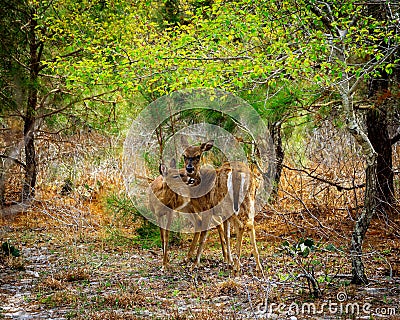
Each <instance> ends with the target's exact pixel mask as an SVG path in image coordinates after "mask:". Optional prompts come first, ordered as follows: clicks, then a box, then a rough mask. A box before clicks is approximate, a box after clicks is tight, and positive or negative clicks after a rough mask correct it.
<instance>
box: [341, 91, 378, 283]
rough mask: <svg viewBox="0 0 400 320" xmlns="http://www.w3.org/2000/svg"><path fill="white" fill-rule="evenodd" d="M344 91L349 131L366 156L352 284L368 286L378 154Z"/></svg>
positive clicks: (354, 239) (352, 251) (352, 250)
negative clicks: (367, 243)
mask: <svg viewBox="0 0 400 320" xmlns="http://www.w3.org/2000/svg"><path fill="white" fill-rule="evenodd" d="M342 89H343V90H342V92H341V95H342V102H343V110H344V112H345V114H346V122H347V130H348V131H349V132H350V133H351V134H352V135H353V137H354V138H355V140H356V141H357V143H358V144H359V145H360V146H361V148H362V152H363V154H364V156H366V185H365V198H364V209H363V211H362V213H361V215H360V216H359V218H358V219H357V222H356V224H355V226H354V230H353V234H352V237H351V247H350V255H351V261H352V263H351V264H352V283H354V284H366V283H368V279H367V277H366V275H365V270H364V264H363V261H362V245H363V242H364V239H365V234H366V233H367V231H368V228H369V225H370V223H371V220H372V218H373V216H374V215H375V212H376V194H377V190H376V185H377V173H376V170H377V154H376V151H375V149H374V147H373V145H372V143H371V141H370V140H369V138H368V136H367V134H366V133H365V132H364V131H363V130H362V128H361V126H360V125H359V123H358V121H357V118H356V115H355V113H354V108H353V102H352V98H351V93H350V92H349V91H347V90H346V89H347V88H345V87H343V88H342Z"/></svg>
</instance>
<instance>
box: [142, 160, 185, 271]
mask: <svg viewBox="0 0 400 320" xmlns="http://www.w3.org/2000/svg"><path fill="white" fill-rule="evenodd" d="M159 172H160V175H159V176H158V177H156V179H154V180H153V182H152V183H151V184H150V190H149V207H150V210H151V211H152V212H153V213H154V215H155V216H156V218H157V222H158V225H159V227H160V237H161V243H162V251H163V260H162V270H163V271H164V270H166V269H168V267H169V258H168V240H169V229H170V226H171V222H172V217H173V214H174V211H182V210H184V208H185V207H187V206H188V205H189V203H190V198H189V197H187V196H186V194H187V193H188V192H187V190H188V185H190V184H191V183H192V182H193V181H192V180H191V179H192V178H190V177H188V176H187V175H186V172H185V169H181V170H179V169H176V162H175V160H174V159H172V160H171V163H170V168H168V167H167V166H166V165H164V164H160V166H159Z"/></svg>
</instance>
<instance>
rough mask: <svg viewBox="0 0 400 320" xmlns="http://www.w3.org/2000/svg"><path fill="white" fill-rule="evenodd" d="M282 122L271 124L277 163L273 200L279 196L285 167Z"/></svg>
mask: <svg viewBox="0 0 400 320" xmlns="http://www.w3.org/2000/svg"><path fill="white" fill-rule="evenodd" d="M281 129H282V123H281V122H275V123H273V124H272V125H271V126H270V134H271V138H272V142H273V143H274V149H275V150H274V151H275V157H276V160H275V164H276V171H275V176H274V180H273V181H272V191H271V201H273V202H274V201H275V200H276V199H277V197H278V191H279V182H280V181H281V175H282V169H283V159H284V157H285V152H284V151H283V147H282V131H281Z"/></svg>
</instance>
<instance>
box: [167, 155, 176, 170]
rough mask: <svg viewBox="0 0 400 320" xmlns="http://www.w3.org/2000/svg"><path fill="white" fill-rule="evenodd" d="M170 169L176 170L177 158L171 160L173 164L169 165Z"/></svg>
mask: <svg viewBox="0 0 400 320" xmlns="http://www.w3.org/2000/svg"><path fill="white" fill-rule="evenodd" d="M169 167H170V168H174V169H176V160H175V158H172V159H171V162H170V163H169Z"/></svg>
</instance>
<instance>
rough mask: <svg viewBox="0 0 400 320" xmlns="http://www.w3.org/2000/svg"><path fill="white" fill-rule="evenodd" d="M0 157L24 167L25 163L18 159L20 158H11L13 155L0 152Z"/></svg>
mask: <svg viewBox="0 0 400 320" xmlns="http://www.w3.org/2000/svg"><path fill="white" fill-rule="evenodd" d="M0 158H3V159H8V160H11V161H13V162H14V163H16V164H18V165H20V166H21V167H22V168H24V169H26V165H25V163H23V162H22V161H20V160H18V159H16V158H13V157H10V156H6V155H4V154H0Z"/></svg>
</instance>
